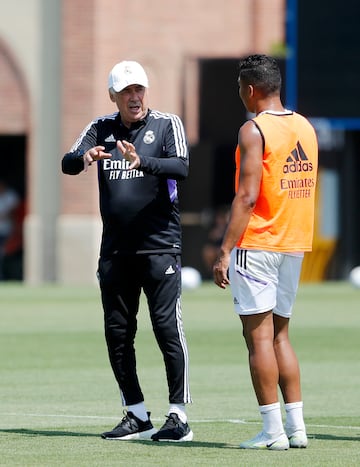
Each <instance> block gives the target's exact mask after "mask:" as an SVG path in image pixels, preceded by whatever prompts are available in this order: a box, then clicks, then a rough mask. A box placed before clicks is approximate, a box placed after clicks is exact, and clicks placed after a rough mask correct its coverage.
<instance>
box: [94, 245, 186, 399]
mask: <svg viewBox="0 0 360 467" xmlns="http://www.w3.org/2000/svg"><path fill="white" fill-rule="evenodd" d="M180 267H181V266H180V256H177V255H171V254H151V255H133V256H116V257H113V258H111V259H102V258H101V259H100V260H99V271H98V272H99V280H100V289H101V298H102V303H103V308H104V320H105V337H106V342H107V346H108V352H109V358H110V363H111V366H112V369H113V372H114V375H115V378H116V380H117V382H118V384H119V387H120V391H121V394H122V399H123V404H124V405H130V404H136V403H138V402H142V401H143V400H144V396H143V393H142V390H141V388H140V384H139V380H138V376H137V372H136V357H135V348H134V340H135V334H136V330H137V313H138V309H139V300H140V293H141V290H143V291H144V293H145V295H146V298H147V302H148V306H149V311H150V318H151V322H152V326H153V330H154V333H155V337H156V340H157V343H158V345H159V347H160V350H161V352H162V354H163V357H164V362H165V368H166V376H167V381H168V387H169V402H171V403H189V402H191V396H190V392H189V381H188V374H189V372H188V350H187V344H186V339H185V335H184V330H183V324H182V317H181V301H180V294H181V270H180Z"/></svg>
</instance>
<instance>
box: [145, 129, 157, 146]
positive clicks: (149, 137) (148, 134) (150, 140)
mask: <svg viewBox="0 0 360 467" xmlns="http://www.w3.org/2000/svg"><path fill="white" fill-rule="evenodd" d="M143 141H144V143H145V144H151V143H153V142H154V141H155V135H154V132H153V131H152V130H148V131H147V132H146V133H145V135H144V138H143Z"/></svg>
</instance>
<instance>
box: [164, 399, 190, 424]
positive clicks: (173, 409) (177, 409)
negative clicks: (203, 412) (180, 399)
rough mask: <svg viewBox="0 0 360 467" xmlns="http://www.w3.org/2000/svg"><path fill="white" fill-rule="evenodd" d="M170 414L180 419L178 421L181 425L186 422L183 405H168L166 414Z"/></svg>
mask: <svg viewBox="0 0 360 467" xmlns="http://www.w3.org/2000/svg"><path fill="white" fill-rule="evenodd" d="M171 413H176V415H177V416H178V417H179V418H180V421H182V422H183V423H186V422H187V415H186V412H185V404H170V407H169V412H168V414H169V415H170V414H171Z"/></svg>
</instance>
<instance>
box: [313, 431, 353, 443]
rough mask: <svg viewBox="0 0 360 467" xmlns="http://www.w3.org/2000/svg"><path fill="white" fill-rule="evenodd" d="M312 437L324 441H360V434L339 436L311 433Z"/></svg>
mask: <svg viewBox="0 0 360 467" xmlns="http://www.w3.org/2000/svg"><path fill="white" fill-rule="evenodd" d="M308 437H309V438H310V439H321V440H323V441H360V436H337V435H327V434H321V433H316V434H309V433H308Z"/></svg>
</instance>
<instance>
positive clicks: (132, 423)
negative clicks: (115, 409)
mask: <svg viewBox="0 0 360 467" xmlns="http://www.w3.org/2000/svg"><path fill="white" fill-rule="evenodd" d="M123 414H124V417H123V418H122V420H121V421H120V423H119V424H118V425H117V427H119V426H121V427H125V426H126V427H128V428H137V423H136V420H135V419H133V418H131V417H130V416H129V414H128V413H127V411H126V410H124V411H123ZM117 427H116V428H117Z"/></svg>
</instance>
